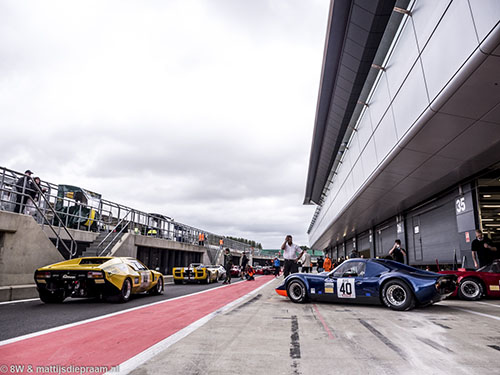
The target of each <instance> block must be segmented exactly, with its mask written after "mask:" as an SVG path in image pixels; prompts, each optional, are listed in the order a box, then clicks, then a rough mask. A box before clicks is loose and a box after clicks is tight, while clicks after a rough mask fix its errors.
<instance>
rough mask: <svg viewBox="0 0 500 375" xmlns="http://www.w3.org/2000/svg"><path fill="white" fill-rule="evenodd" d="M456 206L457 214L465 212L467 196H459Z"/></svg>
mask: <svg viewBox="0 0 500 375" xmlns="http://www.w3.org/2000/svg"><path fill="white" fill-rule="evenodd" d="M455 208H456V210H457V214H459V213H462V212H465V210H466V207H465V197H461V198H457V200H456V201H455Z"/></svg>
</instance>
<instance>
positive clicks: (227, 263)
mask: <svg viewBox="0 0 500 375" xmlns="http://www.w3.org/2000/svg"><path fill="white" fill-rule="evenodd" d="M224 268H225V269H226V279H225V280H224V282H223V284H231V268H233V256H232V255H231V251H230V250H229V248H227V249H226V253H225V254H224Z"/></svg>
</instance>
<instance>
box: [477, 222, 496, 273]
mask: <svg viewBox="0 0 500 375" xmlns="http://www.w3.org/2000/svg"><path fill="white" fill-rule="evenodd" d="M471 250H472V260H473V261H474V267H476V268H481V267H484V266H486V265H487V264H490V263H491V262H492V261H493V260H494V259H495V256H496V253H493V252H494V251H497V248H496V247H495V246H493V242H491V240H490V239H489V238H488V236H485V235H483V232H482V231H481V230H480V229H477V230H476V239H475V240H474V241H472V244H471Z"/></svg>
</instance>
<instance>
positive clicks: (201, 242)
mask: <svg viewBox="0 0 500 375" xmlns="http://www.w3.org/2000/svg"><path fill="white" fill-rule="evenodd" d="M198 245H200V246H205V233H200V234H198Z"/></svg>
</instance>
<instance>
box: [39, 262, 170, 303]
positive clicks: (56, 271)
mask: <svg viewBox="0 0 500 375" xmlns="http://www.w3.org/2000/svg"><path fill="white" fill-rule="evenodd" d="M35 282H36V286H37V289H38V294H39V295H40V299H41V300H42V301H43V302H45V303H60V302H62V301H64V299H65V298H67V297H75V298H85V297H107V298H108V299H110V300H111V301H115V302H127V301H128V300H129V299H130V296H131V295H132V294H137V293H142V292H148V293H149V294H153V295H155V294H162V293H163V286H164V284H163V275H162V274H161V273H160V272H156V271H151V270H149V269H148V268H147V267H146V266H145V265H144V264H142V263H141V262H140V261H138V260H137V259H134V258H117V257H88V258H76V259H71V260H67V261H64V262H59V263H55V264H51V265H48V266H45V267H42V268H39V269H37V270H36V271H35Z"/></svg>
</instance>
